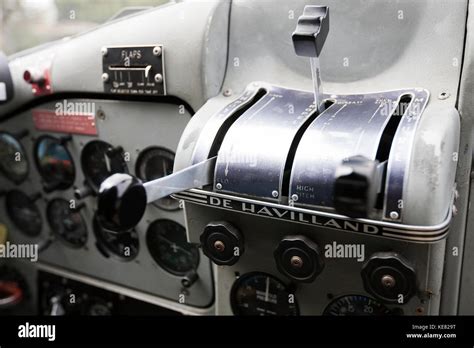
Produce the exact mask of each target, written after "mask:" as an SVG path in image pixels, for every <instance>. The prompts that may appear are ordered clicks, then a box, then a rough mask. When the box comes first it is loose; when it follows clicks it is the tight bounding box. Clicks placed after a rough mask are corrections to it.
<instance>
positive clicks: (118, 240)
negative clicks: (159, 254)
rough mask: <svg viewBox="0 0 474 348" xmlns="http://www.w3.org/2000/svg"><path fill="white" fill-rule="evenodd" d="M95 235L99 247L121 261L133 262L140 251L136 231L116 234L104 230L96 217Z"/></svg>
mask: <svg viewBox="0 0 474 348" xmlns="http://www.w3.org/2000/svg"><path fill="white" fill-rule="evenodd" d="M94 234H95V236H96V238H97V243H98V246H99V248H100V249H101V250H103V251H104V252H105V253H106V254H107V255H110V256H113V257H115V258H117V259H119V260H121V261H131V260H133V259H134V258H135V257H136V256H137V255H138V251H139V242H138V234H137V232H136V231H135V230H130V231H125V232H115V231H111V230H108V229H106V228H103V227H102V226H101V225H100V223H99V221H98V219H97V216H95V217H94Z"/></svg>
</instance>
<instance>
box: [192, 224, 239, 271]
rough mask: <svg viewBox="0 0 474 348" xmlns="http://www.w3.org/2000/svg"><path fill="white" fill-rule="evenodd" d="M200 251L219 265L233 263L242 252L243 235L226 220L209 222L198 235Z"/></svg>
mask: <svg viewBox="0 0 474 348" xmlns="http://www.w3.org/2000/svg"><path fill="white" fill-rule="evenodd" d="M200 241H201V246H202V251H203V252H204V255H206V256H207V257H208V258H209V259H211V261H213V262H214V263H215V264H217V265H220V266H231V265H233V264H235V263H236V262H237V261H238V260H239V259H240V256H242V254H243V253H244V237H243V235H242V234H241V233H240V231H239V230H238V229H237V228H236V227H235V226H234V225H232V224H230V223H229V222H227V221H215V222H211V223H209V224H208V225H207V226H206V227H205V228H204V232H203V233H202V234H201V237H200Z"/></svg>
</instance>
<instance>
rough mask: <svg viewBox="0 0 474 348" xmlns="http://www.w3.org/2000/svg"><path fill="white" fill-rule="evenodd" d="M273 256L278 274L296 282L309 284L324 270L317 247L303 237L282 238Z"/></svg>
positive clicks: (321, 257)
mask: <svg viewBox="0 0 474 348" xmlns="http://www.w3.org/2000/svg"><path fill="white" fill-rule="evenodd" d="M273 255H274V257H275V262H276V265H277V268H278V270H279V271H280V273H282V274H284V275H285V276H287V277H288V278H290V279H292V280H295V281H297V282H304V283H310V282H312V281H313V280H314V279H315V278H316V277H317V276H318V275H319V274H320V273H321V272H322V270H323V269H324V260H323V256H322V254H321V251H320V250H319V247H318V245H317V244H316V243H315V242H313V241H312V240H311V239H309V238H307V237H305V236H288V237H285V238H283V239H282V240H281V241H280V243H279V244H278V247H277V248H276V249H275V251H274V253H273Z"/></svg>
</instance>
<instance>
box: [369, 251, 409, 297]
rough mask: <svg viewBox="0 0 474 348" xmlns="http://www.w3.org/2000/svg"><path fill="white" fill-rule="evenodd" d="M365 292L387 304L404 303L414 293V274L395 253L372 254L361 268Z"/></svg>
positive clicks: (405, 262)
mask: <svg viewBox="0 0 474 348" xmlns="http://www.w3.org/2000/svg"><path fill="white" fill-rule="evenodd" d="M361 275H362V280H363V281H364V288H365V290H366V291H367V292H368V293H370V294H371V295H373V296H375V297H376V298H378V299H380V300H382V301H384V302H387V303H400V304H403V303H406V302H408V300H409V299H410V298H411V297H412V296H413V295H414V294H415V293H416V273H415V270H414V268H413V267H412V266H411V265H410V263H409V262H408V261H407V260H406V259H405V258H404V257H403V256H401V255H400V254H397V253H395V252H390V251H389V252H378V253H375V254H373V255H372V256H371V257H370V258H369V260H367V262H366V263H365V264H364V266H363V267H362V272H361Z"/></svg>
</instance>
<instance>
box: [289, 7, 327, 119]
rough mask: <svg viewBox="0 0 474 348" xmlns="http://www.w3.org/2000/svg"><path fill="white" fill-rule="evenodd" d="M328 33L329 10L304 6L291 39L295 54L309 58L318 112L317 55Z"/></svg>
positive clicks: (319, 85)
mask: <svg viewBox="0 0 474 348" xmlns="http://www.w3.org/2000/svg"><path fill="white" fill-rule="evenodd" d="M328 33H329V8H328V7H327V6H312V5H308V6H305V8H304V11H303V15H301V16H300V17H299V18H298V23H297V25H296V30H295V31H294V33H293V35H292V39H293V46H294V48H295V52H296V54H297V55H298V56H303V57H309V58H310V63H311V76H312V79H313V87H314V103H315V105H316V107H317V108H318V110H319V108H320V105H321V94H322V86H321V72H320V65H319V55H320V54H321V51H322V49H323V46H324V43H325V42H326V38H327V36H328ZM320 111H321V110H320Z"/></svg>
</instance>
